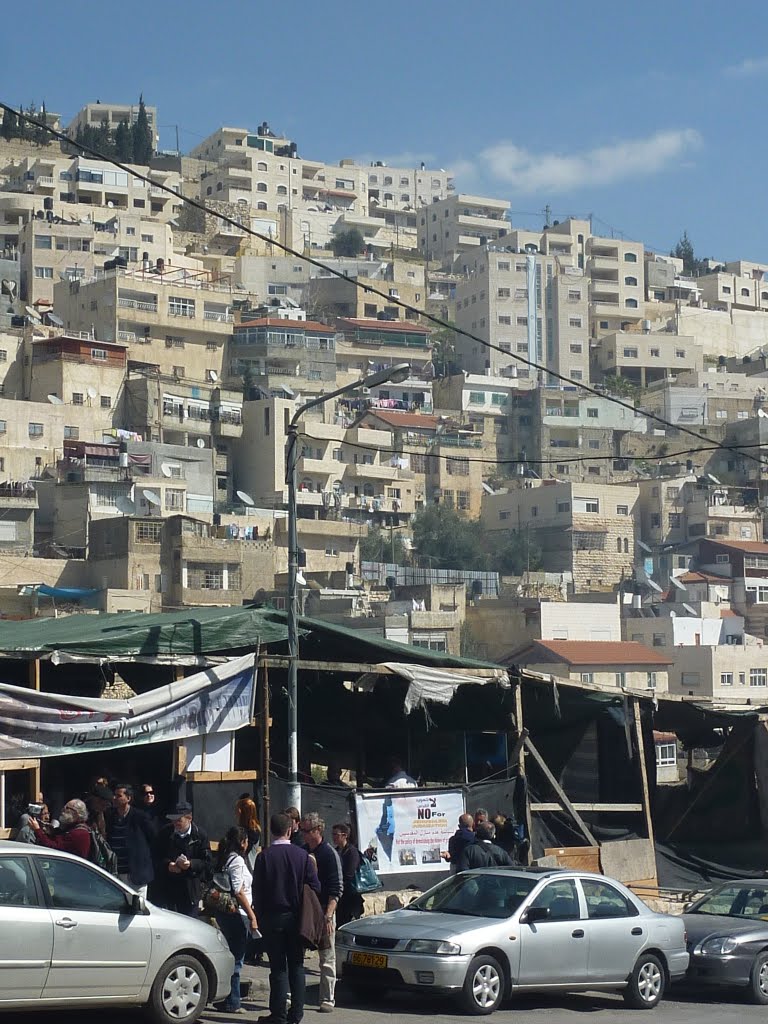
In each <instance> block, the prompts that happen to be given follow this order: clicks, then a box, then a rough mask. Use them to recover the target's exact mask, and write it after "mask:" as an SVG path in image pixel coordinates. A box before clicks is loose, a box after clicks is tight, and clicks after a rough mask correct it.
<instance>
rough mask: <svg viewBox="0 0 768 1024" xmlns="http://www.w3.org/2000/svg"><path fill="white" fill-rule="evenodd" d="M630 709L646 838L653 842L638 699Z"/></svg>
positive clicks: (635, 698) (635, 699)
mask: <svg viewBox="0 0 768 1024" xmlns="http://www.w3.org/2000/svg"><path fill="white" fill-rule="evenodd" d="M632 711H633V714H634V719H635V735H636V736H637V753H638V757H639V758H640V779H641V782H642V784H643V809H644V810H645V826H646V829H647V831H648V838H649V839H650V841H651V846H653V845H654V843H653V818H652V816H651V793H650V789H649V787H648V772H647V771H646V770H645V743H644V741H643V722H642V718H641V717H640V701H639V700H638V699H637V697H634V698H633V699H632Z"/></svg>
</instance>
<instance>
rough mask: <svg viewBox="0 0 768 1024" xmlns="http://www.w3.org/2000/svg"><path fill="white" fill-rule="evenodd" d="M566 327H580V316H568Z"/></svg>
mask: <svg viewBox="0 0 768 1024" xmlns="http://www.w3.org/2000/svg"><path fill="white" fill-rule="evenodd" d="M568 326H569V327H581V317H580V316H569V317H568Z"/></svg>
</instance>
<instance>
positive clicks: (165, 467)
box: [160, 462, 171, 476]
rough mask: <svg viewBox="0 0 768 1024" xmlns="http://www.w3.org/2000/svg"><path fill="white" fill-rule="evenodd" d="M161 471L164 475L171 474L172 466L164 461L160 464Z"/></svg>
mask: <svg viewBox="0 0 768 1024" xmlns="http://www.w3.org/2000/svg"><path fill="white" fill-rule="evenodd" d="M160 472H161V473H162V474H163V476H170V475H171V467H170V466H169V465H168V463H167V462H164V463H162V465H161V466H160Z"/></svg>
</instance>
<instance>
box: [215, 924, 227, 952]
mask: <svg viewBox="0 0 768 1024" xmlns="http://www.w3.org/2000/svg"><path fill="white" fill-rule="evenodd" d="M216 934H217V935H218V937H219V942H220V943H221V944H222V946H226V947H227V949H229V943H228V942H227V940H226V939H225V938H224V936H223V935H222V934H221V932H220V931H219V929H218V928H217V929H216Z"/></svg>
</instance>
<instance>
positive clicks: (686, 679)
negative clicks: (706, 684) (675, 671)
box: [680, 672, 701, 688]
mask: <svg viewBox="0 0 768 1024" xmlns="http://www.w3.org/2000/svg"><path fill="white" fill-rule="evenodd" d="M680 682H681V683H682V684H683V686H685V687H691V688H693V687H696V686H698V685H699V683H700V682H701V676H700V675H699V673H698V672H682V673H681V675H680Z"/></svg>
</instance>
